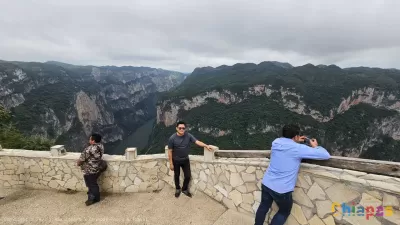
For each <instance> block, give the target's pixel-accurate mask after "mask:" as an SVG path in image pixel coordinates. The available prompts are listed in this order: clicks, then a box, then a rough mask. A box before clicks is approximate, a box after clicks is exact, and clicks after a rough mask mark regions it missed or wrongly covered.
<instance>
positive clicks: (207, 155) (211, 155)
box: [204, 145, 219, 162]
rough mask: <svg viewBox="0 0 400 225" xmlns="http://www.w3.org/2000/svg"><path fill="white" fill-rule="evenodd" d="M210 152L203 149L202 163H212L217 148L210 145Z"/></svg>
mask: <svg viewBox="0 0 400 225" xmlns="http://www.w3.org/2000/svg"><path fill="white" fill-rule="evenodd" d="M210 147H211V148H212V150H211V151H210V150H207V148H204V161H205V162H212V161H214V159H215V151H218V150H219V148H218V147H217V146H214V145H210Z"/></svg>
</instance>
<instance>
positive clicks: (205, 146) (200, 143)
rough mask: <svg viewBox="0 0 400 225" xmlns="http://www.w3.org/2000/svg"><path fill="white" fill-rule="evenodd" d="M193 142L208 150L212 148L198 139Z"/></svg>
mask: <svg viewBox="0 0 400 225" xmlns="http://www.w3.org/2000/svg"><path fill="white" fill-rule="evenodd" d="M194 143H195V144H196V145H198V146H200V147H203V148H206V149H207V150H208V151H211V150H212V148H211V146H209V145H206V144H204V143H203V142H201V141H199V140H197V141H196V142H194Z"/></svg>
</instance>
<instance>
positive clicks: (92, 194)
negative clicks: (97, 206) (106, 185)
mask: <svg viewBox="0 0 400 225" xmlns="http://www.w3.org/2000/svg"><path fill="white" fill-rule="evenodd" d="M99 176H100V173H95V174H85V175H83V179H84V180H85V184H86V187H87V188H88V192H87V194H88V200H92V201H100V188H99V184H98V183H97V178H99Z"/></svg>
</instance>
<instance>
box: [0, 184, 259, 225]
mask: <svg viewBox="0 0 400 225" xmlns="http://www.w3.org/2000/svg"><path fill="white" fill-rule="evenodd" d="M2 192H3V195H5V196H6V197H5V198H4V199H2V200H0V224H1V225H3V224H4V225H5V224H7V225H11V224H21V225H22V224H24V225H25V224H26V225H27V224H57V225H58V224H132V225H145V224H146V225H164V224H165V225H173V224H193V225H213V224H216V225H217V224H218V225H223V224H240V225H246V224H249V225H250V224H253V223H254V222H253V220H254V219H253V218H251V217H250V216H248V215H244V214H239V213H237V212H232V211H231V210H227V209H226V208H225V207H224V206H223V205H221V204H220V203H218V202H216V201H215V200H213V199H211V198H209V197H208V196H206V195H205V194H202V193H200V192H197V193H196V195H195V196H193V198H192V199H190V198H188V197H187V196H185V195H181V196H180V197H179V198H178V199H176V198H175V197H174V195H173V194H174V189H173V188H172V187H170V186H168V185H167V186H165V187H164V189H163V190H162V191H161V192H159V193H124V194H112V195H103V196H102V197H103V200H102V201H101V202H100V203H96V204H94V205H91V206H86V205H85V204H84V201H85V200H86V193H83V192H71V193H68V192H57V191H48V190H26V189H20V190H17V189H4V190H2Z"/></svg>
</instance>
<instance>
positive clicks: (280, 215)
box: [255, 125, 330, 225]
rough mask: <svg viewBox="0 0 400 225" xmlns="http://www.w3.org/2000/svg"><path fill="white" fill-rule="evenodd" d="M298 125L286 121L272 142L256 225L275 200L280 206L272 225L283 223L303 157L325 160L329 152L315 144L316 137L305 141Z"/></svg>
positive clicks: (288, 210)
mask: <svg viewBox="0 0 400 225" xmlns="http://www.w3.org/2000/svg"><path fill="white" fill-rule="evenodd" d="M304 139H305V137H304V136H300V128H299V126H297V125H286V126H284V127H283V129H282V137H281V138H277V139H275V140H274V141H273V142H272V148H271V160H270V163H269V166H268V169H267V171H266V172H265V175H264V178H263V180H262V192H261V203H260V206H259V207H258V210H257V212H256V218H255V225H262V224H264V220H265V217H266V215H267V212H268V211H269V209H270V208H271V205H272V202H273V201H275V202H276V204H277V205H278V207H279V210H278V212H277V213H276V214H275V216H274V218H273V219H272V221H271V225H283V224H284V223H285V222H286V219H287V218H288V216H289V215H290V211H291V210H292V205H293V198H292V192H293V190H294V187H295V185H296V181H297V174H298V172H299V169H300V164H301V160H302V159H318V160H326V159H329V158H330V154H329V153H328V151H327V150H326V149H324V148H323V147H320V146H318V142H317V140H315V139H312V140H310V145H311V147H309V146H307V145H305V144H301V143H304Z"/></svg>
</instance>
